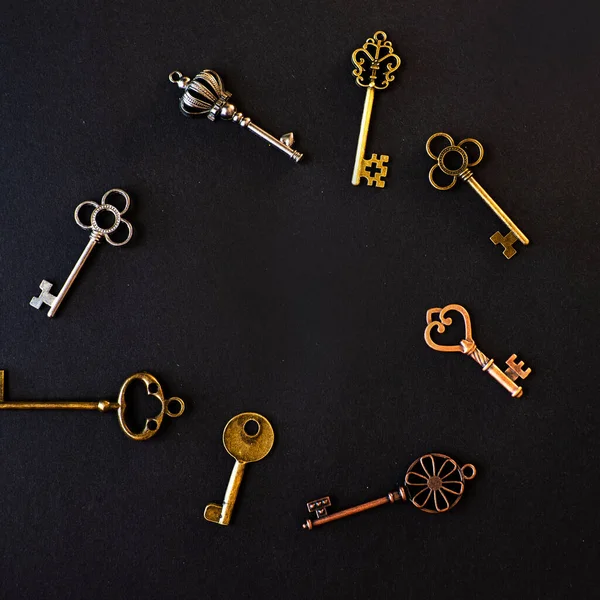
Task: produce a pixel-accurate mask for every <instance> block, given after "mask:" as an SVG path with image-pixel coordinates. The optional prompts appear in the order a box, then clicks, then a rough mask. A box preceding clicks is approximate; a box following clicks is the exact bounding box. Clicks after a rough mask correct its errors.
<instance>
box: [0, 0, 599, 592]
mask: <svg viewBox="0 0 600 600" xmlns="http://www.w3.org/2000/svg"><path fill="white" fill-rule="evenodd" d="M56 4H57V5H58V6H55V5H53V3H47V2H39V1H34V2H27V3H25V2H20V3H17V2H4V4H3V10H2V17H1V19H0V33H1V38H0V39H1V43H2V46H1V48H0V66H1V83H0V97H1V99H2V102H1V108H0V111H1V115H0V117H1V118H0V141H1V143H2V152H1V153H0V180H1V184H2V210H3V212H2V215H3V216H2V222H1V224H0V239H1V244H0V252H1V254H0V256H1V262H0V265H1V266H0V268H1V271H0V274H1V279H2V285H1V286H0V304H1V306H2V319H1V321H2V327H1V332H2V345H1V354H0V359H1V360H0V362H1V366H2V367H3V368H5V369H6V370H7V372H8V396H9V397H11V398H13V399H28V398H42V399H45V398H48V399H49V398H60V397H67V398H73V399H76V398H91V399H94V398H101V397H106V396H107V395H112V396H116V394H117V392H118V389H119V386H120V385H121V383H122V382H123V381H124V379H125V378H126V377H127V376H128V375H130V374H131V373H133V372H136V371H140V370H142V369H147V370H149V371H150V372H152V373H154V374H155V375H157V376H158V377H159V379H160V380H161V381H162V383H163V386H164V387H165V390H166V392H167V393H168V394H178V395H181V396H182V397H183V398H185V400H186V402H187V403H188V411H187V413H186V414H185V415H184V416H183V417H182V418H181V419H179V420H177V421H175V422H171V423H169V425H168V426H167V427H165V429H164V431H161V432H160V434H159V435H158V436H156V437H155V438H154V439H153V440H151V441H149V442H143V443H136V442H133V441H130V440H128V439H127V438H126V437H125V436H124V435H123V434H122V433H121V431H120V430H119V427H118V423H117V420H116V417H115V416H114V415H100V414H94V413H83V412H82V413H71V414H65V413H60V412H56V413H54V414H50V413H42V412H30V413H25V412H21V413H16V412H11V413H9V412H4V413H2V414H1V415H0V417H1V423H0V456H1V457H2V458H1V460H0V466H1V471H2V477H1V481H2V486H1V490H2V491H1V495H2V502H0V561H1V568H0V597H2V598H3V599H4V598H7V599H19V598H35V599H40V598H86V599H92V598H94V599H96V598H109V597H110V598H157V599H164V598H190V599H191V598H211V599H212V598H265V597H270V598H301V599H305V598H306V599H308V598H361V599H363V598H408V599H415V600H421V599H426V598H433V597H440V595H444V596H445V597H453V598H486V599H502V600H505V599H507V598H515V599H516V598H540V599H541V598H544V599H547V598H551V599H559V598H560V599H562V598H591V597H593V596H594V595H595V593H596V586H595V584H594V581H595V582H596V583H597V573H594V572H593V569H594V568H595V565H596V566H597V557H598V549H597V539H598V533H599V531H598V519H597V516H596V505H597V495H595V492H597V486H596V482H597V465H596V462H595V460H596V459H597V458H598V450H599V445H598V439H597V436H598V408H597V406H598V383H597V364H596V362H597V352H596V337H597V334H598V333H599V325H598V313H597V307H598V302H599V300H600V287H599V277H598V264H599V263H600V248H599V245H598V221H599V218H598V193H599V192H598V190H599V188H600V174H599V170H598V167H597V153H596V148H597V143H598V135H597V134H598V124H599V120H598V112H597V107H598V102H597V100H598V94H599V93H600V69H599V66H598V58H599V52H600V38H599V37H598V32H597V21H598V16H599V14H598V12H599V11H598V9H597V3H594V2H589V1H588V2H557V1H554V0H550V1H542V0H534V1H530V2H526V3H525V2H522V1H517V0H511V1H506V2H497V1H492V2H486V3H483V2H481V3H476V2H472V1H469V2H467V1H465V0H459V1H453V2H447V3H439V2H431V1H430V0H419V1H418V2H417V1H412V2H393V3H392V2H390V3H388V2H383V1H377V0H374V1H371V2H369V3H368V5H365V4H364V3H359V2H353V3H348V2H342V1H341V0H338V1H336V2H318V3H317V2H311V3H298V2H292V1H290V0H282V1H281V2H276V3H275V2H272V1H271V0H260V1H258V0H257V1H255V2H252V3H233V4H232V3H229V4H228V3H222V2H212V1H208V2H155V1H145V2H140V1H138V0H127V1H123V0H119V1H115V2H111V3H106V2H100V1H87V2H85V1H82V2H75V1H70V2H61V3H56ZM377 29H384V30H385V31H387V33H388V35H389V37H390V39H391V41H392V42H393V43H394V46H395V48H396V50H397V52H398V53H399V54H400V56H401V57H402V59H403V63H402V67H401V70H400V71H399V72H398V77H397V80H396V81H395V82H394V83H393V85H392V87H391V88H390V90H389V91H387V92H384V93H381V94H378V95H377V96H376V100H375V108H374V115H373V121H372V129H371V135H370V137H369V142H368V148H367V150H368V152H376V153H385V154H389V155H390V156H391V161H390V172H389V177H388V183H387V186H386V188H385V189H384V190H378V189H375V188H368V187H366V186H361V187H359V188H353V187H352V186H351V185H350V176H351V168H352V163H353V158H354V151H355V144H356V140H357V135H358V126H359V121H360V114H361V110H362V103H363V99H364V92H363V91H361V90H360V89H358V88H357V87H356V86H355V85H354V84H353V80H352V77H351V69H352V67H351V64H350V55H351V53H352V50H353V49H354V48H356V47H357V46H359V45H360V44H362V43H363V41H364V40H365V38H366V37H367V36H369V35H372V34H373V33H374V32H375V31H376V30H377ZM203 68H213V69H215V70H217V71H219V72H220V73H221V74H222V76H223V77H224V79H225V82H226V84H227V88H228V89H229V90H230V91H232V92H233V94H234V96H233V100H234V102H236V104H237V105H238V107H239V109H240V110H242V111H243V112H244V113H245V114H247V115H249V116H251V117H253V118H254V119H255V120H256V122H257V123H258V124H259V125H262V126H264V128H265V129H267V130H268V131H270V132H272V133H274V134H276V135H281V134H283V133H284V132H286V131H290V130H293V131H294V132H295V134H296V136H297V148H298V149H299V150H300V151H303V152H305V154H306V159H305V161H303V162H302V163H301V164H299V165H297V166H296V165H294V164H293V162H292V161H290V160H288V159H286V157H285V156H284V155H283V154H280V153H279V152H277V151H275V150H273V149H270V148H268V147H267V145H266V144H265V143H264V142H262V141H261V140H259V139H258V138H255V137H254V136H252V135H251V134H249V133H248V132H244V131H241V130H240V129H239V128H238V127H237V126H235V125H232V124H230V123H215V124H213V123H210V122H208V121H206V120H195V121H191V120H188V119H185V118H184V117H182V116H181V115H180V114H179V111H178V107H177V99H178V97H179V93H178V90H177V88H176V87H175V86H173V85H171V84H169V82H168V80H167V76H168V74H169V72H170V71H172V70H173V69H180V70H181V71H183V72H184V73H186V74H188V75H193V74H194V73H196V72H197V71H199V70H201V69H203ZM440 130H441V131H447V132H448V133H450V134H452V135H455V137H456V139H457V140H458V139H462V138H463V137H475V138H477V139H479V140H480V141H481V142H482V143H483V144H484V146H485V148H486V156H485V159H484V161H483V163H482V164H481V165H479V166H478V167H477V169H476V176H477V178H478V180H479V181H480V182H481V183H482V185H484V187H485V188H486V189H487V190H488V191H489V192H490V193H491V194H492V196H493V197H494V198H495V199H496V200H497V201H498V202H499V204H500V205H501V206H502V207H503V208H504V209H505V210H506V211H507V213H508V214H509V215H510V216H511V217H513V218H514V220H515V221H516V222H517V223H518V224H519V225H520V226H521V227H522V228H523V230H524V231H525V232H526V233H527V234H528V235H529V237H530V239H531V240H532V244H531V246H530V247H528V248H522V247H520V246H519V248H518V249H519V254H518V255H517V256H516V257H515V258H514V259H512V260H511V261H506V260H505V259H504V257H503V256H502V253H501V251H500V250H499V249H498V248H497V247H494V246H493V245H492V244H491V242H489V241H488V237H489V236H490V235H491V234H492V233H493V232H494V231H496V229H498V225H499V222H498V221H497V219H496V218H495V217H494V216H493V215H492V214H491V212H490V211H489V209H487V208H486V207H485V205H484V204H483V203H482V202H481V201H480V200H479V199H478V198H477V197H476V195H475V194H474V192H472V191H471V190H470V189H469V187H468V186H467V185H466V184H462V185H459V186H457V189H456V190H455V191H452V192H438V191H436V190H434V189H433V188H432V187H431V186H430V185H429V183H428V182H427V171H428V169H429V167H430V165H431V161H430V159H429V158H428V157H427V156H426V154H425V151H424V144H425V140H426V139H427V137H428V136H429V135H430V134H432V133H433V132H435V131H440ZM118 186H120V187H123V188H125V189H126V190H128V191H129V192H130V194H131V196H132V202H133V206H132V210H131V212H130V216H131V220H132V222H133V223H134V226H135V228H136V234H137V235H136V238H135V239H134V242H133V243H132V244H130V246H128V247H125V248H122V249H115V248H111V247H108V246H106V245H103V246H102V247H99V248H97V249H96V250H95V252H94V255H93V256H92V258H91V259H90V264H89V265H88V266H86V269H85V270H84V272H83V273H82V276H81V278H80V280H79V281H78V282H77V284H76V287H75V288H74V289H73V291H72V293H71V294H70V296H69V297H68V299H67V301H66V302H65V304H64V305H63V306H62V307H61V310H60V311H59V313H58V316H57V317H56V318H55V319H53V320H49V319H47V318H46V316H45V314H44V313H45V312H46V311H44V313H42V312H38V311H36V310H34V309H33V308H30V307H29V306H28V302H29V299H30V297H31V296H32V295H34V294H37V290H38V283H39V282H40V281H41V280H42V279H43V278H46V279H49V280H50V281H52V282H54V283H55V284H56V285H55V290H56V289H58V287H59V286H60V285H61V284H62V283H63V281H64V280H65V278H66V276H67V275H68V272H69V270H70V268H71V266H72V265H73V263H74V262H75V260H76V258H77V256H78V255H79V252H80V251H81V250H82V249H83V247H84V245H85V241H86V234H85V233H84V232H82V231H81V230H79V228H78V227H77V226H76V225H75V223H74V221H73V219H72V211H73V209H74V207H75V206H76V205H77V204H78V203H79V202H81V201H82V200H86V199H93V200H96V201H99V199H100V197H101V196H102V194H103V193H104V191H106V190H107V189H109V188H111V187H118ZM451 302H458V303H462V304H464V305H465V306H466V307H467V308H468V309H469V311H470V313H471V317H472V321H473V334H474V337H475V340H476V341H477V342H478V344H479V345H480V346H481V348H482V350H484V351H485V352H486V353H487V354H488V355H489V356H492V357H495V358H496V359H497V361H498V362H499V363H503V361H504V360H505V359H506V358H507V357H508V356H509V355H510V354H511V353H512V352H516V353H517V354H518V355H519V357H520V358H522V359H523V360H525V361H526V364H527V365H529V366H531V367H532V368H533V369H534V373H533V375H532V376H531V377H530V378H529V379H528V380H527V381H526V382H525V383H524V387H525V388H526V394H525V396H524V398H522V399H521V400H518V401H515V400H513V399H511V398H510V396H509V395H508V394H507V393H506V392H505V391H504V390H503V389H502V388H501V387H500V386H499V385H497V384H496V383H495V382H493V381H492V380H491V379H490V378H489V377H486V376H485V375H483V374H481V373H480V372H479V370H478V368H477V366H476V365H475V363H473V362H472V361H470V360H468V359H467V358H465V357H462V356H459V355H455V354H454V355H443V354H440V353H436V352H433V351H432V350H430V349H429V348H428V347H427V346H426V345H425V344H424V342H423V338H422V335H423V329H424V319H425V311H426V309H427V308H429V307H432V306H436V305H444V304H447V303H451ZM247 410H253V411H258V412H261V413H262V414H264V415H265V416H267V417H268V418H269V419H270V420H271V422H272V424H273V426H274V428H275V432H276V436H277V441H276V446H275V448H274V450H273V452H272V453H271V454H270V455H269V456H268V458H267V459H265V460H264V461H262V462H260V463H257V464H255V465H251V466H250V467H249V468H248V470H247V474H246V477H245V480H244V487H243V490H242V492H241V495H240V498H239V502H238V505H237V507H236V512H235V515H234V523H233V524H232V526H230V527H229V528H219V527H217V526H216V525H213V524H211V523H207V522H205V521H204V519H203V517H202V512H203V508H204V505H205V504H206V503H208V502H211V501H212V502H215V501H216V502H220V501H221V498H222V495H223V492H224V490H225V487H226V482H227V478H228V477H229V473H230V470H231V467H232V460H231V458H230V457H229V456H228V455H227V454H226V452H225V450H224V449H223V447H222V445H221V432H222V429H223V427H224V425H225V423H226V422H227V420H228V419H229V418H230V417H231V416H233V415H235V414H237V413H239V412H243V411H247ZM427 451H439V452H445V453H448V454H451V455H452V456H455V457H456V458H457V460H459V461H460V462H473V463H475V464H476V465H477V467H478V469H479V472H478V477H477V478H476V480H475V481H474V482H472V483H471V485H469V486H468V489H467V493H466V496H465V498H464V500H463V501H461V503H460V504H459V505H458V507H457V508H456V509H455V510H454V511H452V512H451V513H449V514H447V515H443V516H431V515H426V514H422V513H420V512H419V511H417V510H416V509H414V508H413V507H411V506H407V505H404V506H402V505H394V506H388V507H382V508H379V509H376V510H374V511H372V512H371V513H366V514H364V515H361V516H358V517H354V518H352V519H348V520H345V521H340V522H338V523H333V524H331V525H328V526H326V527H324V528H323V529H320V530H317V531H314V532H310V533H307V532H303V531H302V530H301V529H300V524H301V523H302V521H303V520H304V518H305V516H306V515H305V503H306V502H307V501H308V500H312V499H314V498H318V497H320V496H323V495H325V494H331V495H332V496H333V499H334V503H335V506H336V507H337V508H345V507H347V506H351V505H353V504H355V503H358V502H362V501H366V500H370V499H372V498H376V497H378V496H381V495H383V494H385V493H386V492H388V491H390V490H391V489H393V486H394V484H395V483H396V482H397V481H398V479H399V478H400V477H401V476H402V474H403V473H404V471H405V469H406V467H407V466H408V465H409V464H410V463H411V462H412V460H413V459H414V458H416V457H417V456H419V455H420V454H422V453H425V452H427Z"/></svg>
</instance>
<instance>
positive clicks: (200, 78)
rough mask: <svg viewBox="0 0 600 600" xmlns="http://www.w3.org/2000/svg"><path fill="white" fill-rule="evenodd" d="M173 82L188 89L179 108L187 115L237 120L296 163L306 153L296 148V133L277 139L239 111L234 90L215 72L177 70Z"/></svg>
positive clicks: (171, 76) (171, 77)
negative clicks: (189, 73)
mask: <svg viewBox="0 0 600 600" xmlns="http://www.w3.org/2000/svg"><path fill="white" fill-rule="evenodd" d="M169 81H170V82H171V83H174V84H176V85H177V87H179V88H180V89H182V90H184V93H183V96H182V97H181V99H180V100H179V109H180V110H181V112H182V113H183V114H184V115H185V116H186V117H199V116H206V117H207V118H208V120H209V121H216V119H217V117H219V118H221V119H223V120H225V121H233V122H234V123H238V124H239V125H240V127H242V128H245V129H248V130H249V131H251V132H252V133H254V134H255V135H257V136H258V137H260V138H262V139H263V140H265V141H267V142H268V143H269V144H272V145H273V146H274V147H275V148H277V149H278V150H280V151H281V152H283V153H284V154H287V156H288V157H289V158H291V159H292V160H293V161H294V162H296V163H297V162H298V161H299V160H300V159H301V158H302V154H301V153H300V152H298V151H297V150H294V149H293V148H292V146H293V145H294V134H293V133H291V132H290V133H285V134H283V135H282V136H281V137H280V138H279V139H277V138H276V137H274V136H272V135H271V134H270V133H267V132H266V131H265V130H264V129H261V128H260V127H259V126H258V125H256V124H255V123H253V122H252V120H251V119H250V117H246V116H244V115H243V114H242V113H241V112H238V110H237V108H236V107H235V105H233V104H231V103H229V98H230V97H231V92H228V91H227V90H226V89H225V84H224V83H223V80H222V79H221V77H220V75H219V74H218V73H216V72H215V71H211V70H210V69H205V70H204V71H201V72H200V73H198V75H196V76H195V77H194V78H193V79H190V78H189V77H185V76H184V75H183V74H182V73H181V72H180V71H173V72H172V73H171V74H170V75H169Z"/></svg>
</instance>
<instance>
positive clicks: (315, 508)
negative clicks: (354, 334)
mask: <svg viewBox="0 0 600 600" xmlns="http://www.w3.org/2000/svg"><path fill="white" fill-rule="evenodd" d="M329 506H331V498H330V497H329V496H325V497H323V498H319V499H318V500H311V501H310V502H307V503H306V509H307V510H308V512H309V513H313V512H314V513H315V516H316V517H317V519H320V518H321V517H326V516H327V507H329Z"/></svg>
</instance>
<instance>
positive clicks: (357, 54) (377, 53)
mask: <svg viewBox="0 0 600 600" xmlns="http://www.w3.org/2000/svg"><path fill="white" fill-rule="evenodd" d="M352 62H353V63H354V66H355V67H356V69H354V71H352V75H354V76H355V77H356V83H357V85H359V86H360V87H366V88H368V87H370V88H375V89H376V90H384V89H386V88H387V87H388V86H389V85H390V82H392V81H394V79H395V76H394V75H392V73H393V72H394V71H396V70H397V69H398V67H400V63H401V60H400V57H399V56H398V55H397V54H394V48H393V46H392V42H390V41H389V40H388V39H387V34H386V33H385V32H384V31H377V32H376V33H375V35H373V37H372V38H368V39H367V41H366V42H365V43H364V44H363V45H362V47H360V48H357V49H356V50H355V51H354V52H353V53H352ZM365 63H368V66H366V67H365V66H364V65H365ZM382 67H385V70H384V71H383V72H381V73H378V71H379V69H380V68H382ZM367 69H370V70H371V74H370V75H369V78H368V81H367V80H366V79H365V77H364V76H363V73H364V72H365V70H367Z"/></svg>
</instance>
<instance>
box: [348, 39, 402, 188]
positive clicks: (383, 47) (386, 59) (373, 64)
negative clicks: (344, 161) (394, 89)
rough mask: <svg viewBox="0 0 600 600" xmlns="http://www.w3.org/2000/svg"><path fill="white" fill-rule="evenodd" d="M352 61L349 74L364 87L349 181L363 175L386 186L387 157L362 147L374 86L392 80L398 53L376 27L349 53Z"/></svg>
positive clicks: (382, 87) (383, 86)
mask: <svg viewBox="0 0 600 600" xmlns="http://www.w3.org/2000/svg"><path fill="white" fill-rule="evenodd" d="M352 62H353V64H354V66H355V67H356V68H355V69H354V71H352V75H354V77H355V78H356V83H357V85H359V86H360V87H364V88H367V94H366V96H365V104H364V108H363V114H362V120H361V123H360V133H359V135H358V145H357V147H356V157H355V159H354V170H353V172H352V185H358V184H359V183H360V180H361V178H365V179H366V180H367V185H376V186H377V187H379V188H382V187H385V181H384V178H385V177H386V175H387V166H384V164H385V163H387V161H388V160H389V158H390V157H389V156H387V155H386V154H382V155H381V156H377V155H376V154H372V155H371V158H370V159H367V158H365V150H366V146H367V136H368V135H369V123H370V121H371V112H372V110H373V100H374V98H375V90H385V89H386V88H387V87H388V86H389V84H390V82H391V81H394V79H395V77H394V75H392V73H393V72H394V71H396V69H398V67H399V66H400V57H399V56H397V55H396V54H394V48H393V47H392V43H391V42H390V41H389V40H387V35H386V33H385V32H383V31H377V32H376V33H375V35H374V36H373V37H372V38H369V39H368V40H367V41H366V42H365V43H364V44H363V45H362V46H361V47H360V48H357V49H356V50H355V51H354V52H353V53H352ZM381 68H384V70H383V72H381V73H378V71H379V69H381ZM366 69H368V70H369V71H370V75H369V76H368V77H366V74H365V70H366ZM377 170H378V171H377Z"/></svg>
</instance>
